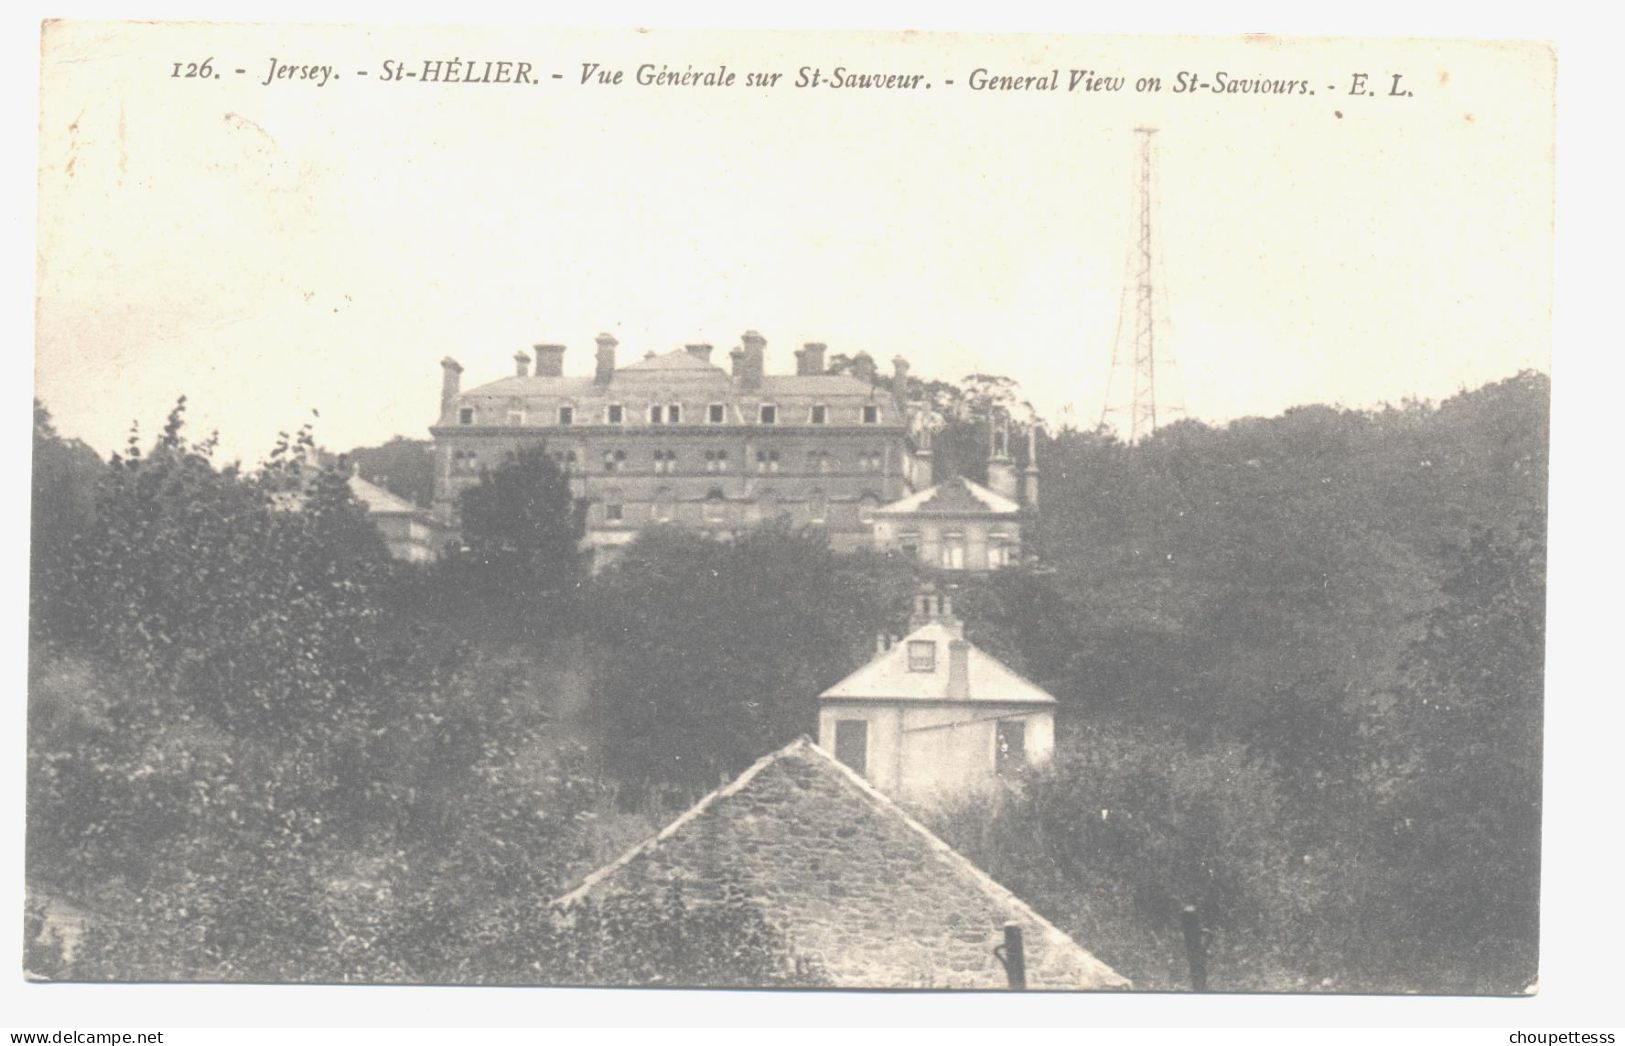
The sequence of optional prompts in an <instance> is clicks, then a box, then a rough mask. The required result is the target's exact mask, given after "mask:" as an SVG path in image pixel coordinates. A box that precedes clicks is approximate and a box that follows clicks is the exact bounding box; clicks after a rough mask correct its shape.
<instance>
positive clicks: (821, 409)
mask: <svg viewBox="0 0 1625 1046" xmlns="http://www.w3.org/2000/svg"><path fill="white" fill-rule="evenodd" d="M809 420H810V421H811V422H812V423H813V424H814V425H822V424H824V423H825V422H826V421H828V420H829V408H828V407H825V406H823V405H822V404H820V405H819V406H816V407H814V408H813V409H812V417H811V418H810V419H809Z"/></svg>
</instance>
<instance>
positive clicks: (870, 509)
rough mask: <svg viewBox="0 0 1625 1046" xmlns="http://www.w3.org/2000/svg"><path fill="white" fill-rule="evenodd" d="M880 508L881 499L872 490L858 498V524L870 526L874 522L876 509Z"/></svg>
mask: <svg viewBox="0 0 1625 1046" xmlns="http://www.w3.org/2000/svg"><path fill="white" fill-rule="evenodd" d="M879 507H880V498H879V496H878V495H876V494H875V492H874V491H872V490H866V491H864V492H863V494H862V496H861V497H859V498H858V522H859V523H862V524H863V525H864V526H868V525H869V524H870V523H873V522H874V518H875V509H877V508H879Z"/></svg>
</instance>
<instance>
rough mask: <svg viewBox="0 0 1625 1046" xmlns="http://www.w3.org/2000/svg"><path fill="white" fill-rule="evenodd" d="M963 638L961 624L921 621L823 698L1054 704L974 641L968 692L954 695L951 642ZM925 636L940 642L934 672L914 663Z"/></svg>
mask: <svg viewBox="0 0 1625 1046" xmlns="http://www.w3.org/2000/svg"><path fill="white" fill-rule="evenodd" d="M960 638H961V637H960V635H959V633H958V631H957V630H956V629H954V628H950V627H949V626H948V625H945V624H944V623H942V622H941V621H932V622H930V623H929V624H926V625H922V626H921V627H919V628H917V629H915V630H914V631H912V632H910V633H909V634H908V635H906V636H904V637H903V638H902V639H900V640H898V641H897V642H895V643H893V644H892V645H891V646H890V647H888V648H887V649H886V650H884V651H882V652H880V653H879V654H876V655H875V658H874V660H873V661H870V662H869V663H868V664H866V665H864V666H863V667H862V668H860V669H858V670H857V671H856V672H853V673H852V674H851V675H849V676H847V677H846V678H845V679H843V680H841V681H840V682H839V683H836V684H835V685H834V686H832V687H830V688H829V689H828V690H826V691H824V692H823V693H822V694H819V695H818V696H819V699H820V700H822V699H825V698H847V699H864V700H889V701H948V700H960V701H968V702H971V703H975V704H1018V705H1053V704H1055V698H1054V697H1052V696H1051V695H1049V694H1048V693H1046V692H1044V691H1043V690H1040V689H1039V688H1038V687H1037V686H1035V685H1034V684H1032V683H1030V682H1028V681H1027V680H1025V679H1023V678H1022V677H1021V676H1020V675H1017V674H1016V672H1015V671H1014V670H1012V669H1011V668H1009V667H1008V666H1006V665H1005V664H1004V663H1003V662H1002V661H1000V660H999V659H998V658H996V657H994V656H993V655H992V654H989V653H987V652H986V651H985V650H982V649H981V648H980V647H977V646H974V645H969V644H967V645H968V646H969V649H968V650H967V651H966V652H965V653H966V662H967V664H966V667H967V670H968V671H967V676H968V682H969V686H968V690H969V697H967V698H957V699H950V698H949V697H948V644H949V643H950V642H953V641H955V640H959V639H960ZM920 641H926V642H932V643H935V644H936V645H937V649H936V659H935V666H936V667H935V668H934V669H933V670H932V671H930V672H921V671H917V670H914V669H911V668H910V667H909V656H908V645H909V643H911V642H920Z"/></svg>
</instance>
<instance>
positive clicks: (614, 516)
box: [604, 501, 624, 523]
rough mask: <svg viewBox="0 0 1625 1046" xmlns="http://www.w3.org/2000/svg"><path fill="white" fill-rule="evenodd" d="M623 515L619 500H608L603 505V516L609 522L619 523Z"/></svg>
mask: <svg viewBox="0 0 1625 1046" xmlns="http://www.w3.org/2000/svg"><path fill="white" fill-rule="evenodd" d="M623 515H624V513H623V511H622V509H621V503H620V502H618V501H611V502H608V503H606V504H605V505H604V518H605V519H606V520H608V521H609V522H611V523H619V522H620V521H621V519H622V517H623Z"/></svg>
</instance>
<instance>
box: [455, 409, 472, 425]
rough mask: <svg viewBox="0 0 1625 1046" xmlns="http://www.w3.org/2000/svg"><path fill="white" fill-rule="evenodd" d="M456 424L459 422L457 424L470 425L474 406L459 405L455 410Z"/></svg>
mask: <svg viewBox="0 0 1625 1046" xmlns="http://www.w3.org/2000/svg"><path fill="white" fill-rule="evenodd" d="M457 424H459V425H472V424H474V408H473V407H460V408H458V410H457Z"/></svg>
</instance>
